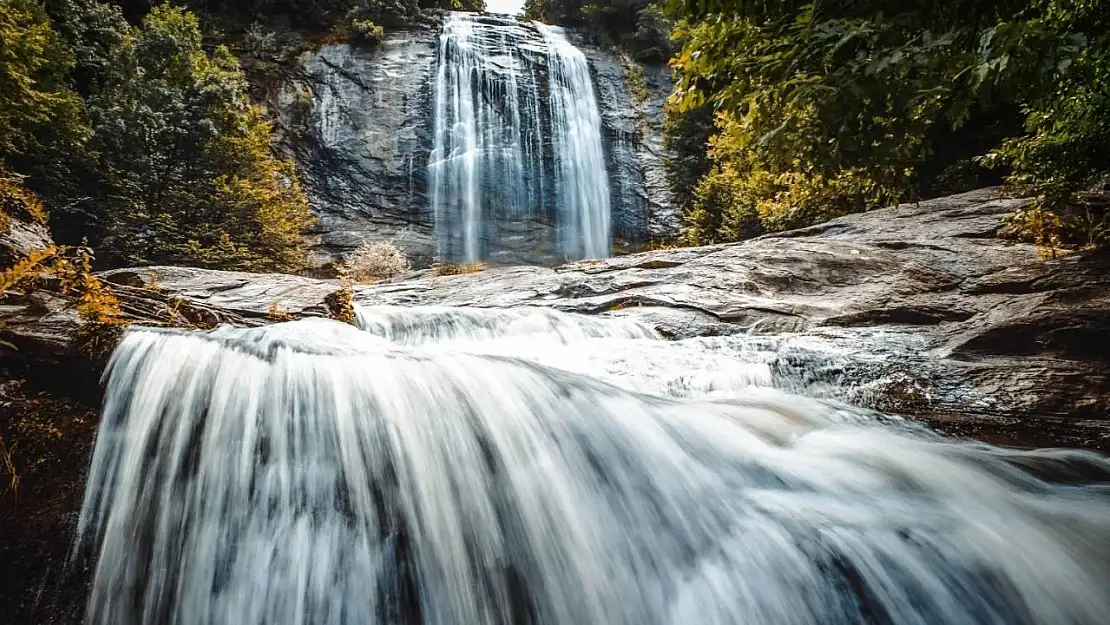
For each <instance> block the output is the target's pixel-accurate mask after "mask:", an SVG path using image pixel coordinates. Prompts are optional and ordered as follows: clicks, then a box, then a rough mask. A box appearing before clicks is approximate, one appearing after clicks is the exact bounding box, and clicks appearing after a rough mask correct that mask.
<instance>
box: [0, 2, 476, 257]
mask: <svg viewBox="0 0 1110 625" xmlns="http://www.w3.org/2000/svg"><path fill="white" fill-rule="evenodd" d="M481 7H482V2H481V0H477V1H475V0H420V1H418V0H335V1H327V2H325V1H315V0H240V1H238V2H214V1H206V0H201V1H198V2H188V3H184V4H183V5H182V6H175V5H171V4H166V3H158V2H145V1H143V0H125V1H121V2H104V1H101V0H0V42H2V44H0V228H6V227H7V223H6V222H7V221H8V220H10V219H11V218H18V219H24V220H31V221H37V222H41V223H47V222H48V223H49V225H50V229H51V231H52V234H53V236H54V238H55V239H56V240H57V241H58V242H59V243H61V244H63V245H69V246H79V245H88V246H91V247H92V248H94V249H95V250H96V251H97V254H96V261H97V264H98V265H100V266H114V265H124V264H154V263H179V264H189V265H194V266H200V267H212V268H221V269H244V270H258V271H298V270H300V269H301V268H302V267H303V266H304V263H305V250H304V248H303V240H302V234H303V232H304V231H305V229H306V228H307V227H309V226H310V225H311V221H312V217H311V213H310V211H309V205H308V201H307V198H306V196H305V192H304V189H303V188H302V186H301V183H300V181H299V180H298V175H297V172H296V171H295V169H294V165H293V163H292V161H291V160H289V159H286V158H281V157H279V156H277V155H275V151H274V150H273V148H272V146H271V134H272V132H271V131H272V129H271V126H270V123H269V122H268V121H267V119H266V117H265V115H264V112H263V110H262V109H261V108H260V107H259V105H258V104H257V102H255V101H252V98H251V95H250V94H251V87H252V84H251V82H252V81H254V82H255V85H254V86H257V83H258V82H260V81H264V80H266V79H267V77H270V76H271V75H272V73H273V72H274V71H275V68H278V69H280V67H281V66H282V64H283V63H285V64H288V62H289V61H290V60H291V59H292V58H293V57H294V56H296V55H297V54H299V53H300V52H301V51H303V50H305V49H308V48H309V47H311V46H313V45H318V44H319V43H321V42H325V41H331V40H335V39H336V38H338V37H341V38H346V39H349V40H351V41H354V42H356V43H358V44H362V45H373V44H374V43H376V42H377V40H378V39H379V38H380V37H381V35H382V33H383V32H384V30H385V29H389V28H396V27H404V26H408V25H412V24H415V23H417V22H418V21H419V20H421V19H423V17H422V16H424V15H425V13H426V12H427V11H428V10H436V9H443V8H452V9H480V8H481ZM292 24H295V25H297V27H296V28H293V27H292V26H290V25H292Z"/></svg>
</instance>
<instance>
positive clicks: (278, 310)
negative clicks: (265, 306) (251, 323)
mask: <svg viewBox="0 0 1110 625" xmlns="http://www.w3.org/2000/svg"><path fill="white" fill-rule="evenodd" d="M266 316H267V317H269V318H270V321H292V320H293V314H292V313H291V312H289V311H288V310H285V309H284V308H282V307H281V304H279V303H277V302H274V303H272V304H270V309H269V310H268V311H266Z"/></svg>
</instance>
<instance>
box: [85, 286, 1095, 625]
mask: <svg viewBox="0 0 1110 625" xmlns="http://www.w3.org/2000/svg"><path fill="white" fill-rule="evenodd" d="M357 312H358V322H359V326H360V328H361V329H356V328H354V327H352V326H349V325H344V324H341V323H338V322H334V321H328V320H322V319H308V320H301V321H294V322H288V323H281V324H276V325H271V326H267V327H263V328H251V329H237V328H220V329H217V330H214V331H212V332H208V333H199V332H182V331H167V330H154V329H132V330H129V331H128V332H127V334H126V336H125V337H124V340H123V342H122V344H121V345H120V346H119V348H118V349H117V351H116V353H115V355H114V357H113V359H112V362H111V364H110V366H109V369H108V371H107V372H106V380H107V393H106V402H105V406H104V415H103V419H102V422H101V429H100V434H99V437H98V439H97V443H96V448H95V451H94V456H93V460H92V465H91V469H90V474H89V478H88V486H87V493H86V499H85V503H84V506H83V509H82V512H81V520H80V537H79V541H78V545H79V547H80V548H81V550H82V553H84V552H85V550H87V551H88V552H90V553H92V554H93V555H94V556H95V561H94V564H93V569H92V572H93V578H92V584H91V594H90V598H89V603H88V613H87V617H88V622H89V623H90V624H93V625H133V624H134V625H138V624H175V625H200V624H205V625H217V624H218V625H226V624H232V623H234V624H236V625H263V624H265V625H277V624H295V625H341V624H342V625H365V624H370V623H382V624H386V623H389V624H402V623H404V624H409V623H421V624H443V625H486V624H489V625H494V624H497V625H501V624H551V625H593V624H597V625H610V624H612V625H618V624H628V625H651V624H658V625H693V624H697V625H712V624H726V623H727V624H731V623H736V624H745V625H748V624H760V625H778V624H783V625H787V624H790V625H793V624H798V625H803V624H805V625H809V624H813V625H818V624H820V625H836V624H844V625H850V624H851V625H854V624H858V623H875V624H897V625H904V624H909V625H914V624H920V625H938V624H972V623H982V624H997V625H1024V624H1044V625H1067V624H1075V625H1098V624H1101V623H1105V622H1106V615H1107V614H1110V592H1107V589H1108V588H1110V489H1108V487H1107V486H1106V485H1105V484H1106V483H1107V481H1108V480H1110V461H1107V459H1105V458H1102V457H1100V456H1097V455H1095V454H1091V453H1086V452H1080V451H1049V450H1041V451H1017V450H1006V449H1001V448H994V447H990V446H986V445H980V444H971V443H956V442H951V441H947V440H944V439H941V438H939V437H938V436H935V435H933V434H931V433H929V432H928V431H926V430H924V429H923V428H921V427H915V426H913V425H912V424H909V423H907V422H904V421H902V420H900V419H897V418H895V417H890V416H884V415H881V414H877V413H875V412H872V411H867V410H861V409H858V408H852V407H850V406H848V405H846V404H843V403H839V402H837V401H834V400H831V399H820V398H814V397H806V396H803V395H799V394H793V393H791V392H788V391H786V390H783V388H776V387H782V386H783V384H782V380H781V379H780V378H777V377H776V376H773V375H772V372H771V371H770V369H769V368H768V366H767V364H766V362H762V361H759V360H758V359H751V358H748V357H746V356H745V354H746V352H744V351H743V350H740V349H724V348H721V347H720V346H719V345H718V347H717V348H716V349H708V348H707V347H706V346H707V345H708V343H706V342H704V341H699V340H688V341H678V342H671V341H664V340H662V339H660V338H658V337H657V336H656V335H655V333H654V332H653V331H652V329H651V328H649V327H647V326H644V325H640V324H639V323H637V322H635V321H631V320H622V319H605V318H592V317H579V316H574V315H570V314H563V313H558V312H554V311H550V310H544V309H515V310H480V309H454V308H412V309H400V308H391V307H368V308H362V309H359V310H358V311H357Z"/></svg>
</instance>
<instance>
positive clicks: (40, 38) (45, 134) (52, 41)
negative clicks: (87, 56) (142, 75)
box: [0, 0, 86, 167]
mask: <svg viewBox="0 0 1110 625" xmlns="http://www.w3.org/2000/svg"><path fill="white" fill-rule="evenodd" d="M0 42H2V43H0V163H7V164H8V166H15V167H18V166H19V165H20V164H22V163H23V162H25V161H27V160H35V159H36V158H37V157H39V155H40V154H41V153H42V152H43V151H46V150H48V149H50V148H51V147H52V146H55V145H65V144H71V143H73V142H75V141H78V140H80V138H81V137H82V136H83V135H84V134H85V130H86V129H85V127H84V126H83V124H82V123H81V101H80V99H79V98H78V97H77V94H75V93H74V92H73V91H72V90H71V89H70V88H69V85H68V72H69V70H70V68H71V67H72V66H73V57H72V55H71V54H70V52H69V50H68V49H67V48H66V47H65V45H64V44H63V43H62V41H61V39H60V38H59V37H58V35H57V33H55V32H54V31H53V30H52V29H51V26H50V20H49V19H48V18H47V15H46V13H45V11H43V9H42V7H41V6H39V4H38V3H36V2H34V0H4V2H2V3H0Z"/></svg>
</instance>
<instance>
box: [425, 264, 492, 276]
mask: <svg viewBox="0 0 1110 625" xmlns="http://www.w3.org/2000/svg"><path fill="white" fill-rule="evenodd" d="M482 269H483V265H482V263H436V264H434V265H432V273H433V274H435V275H437V276H457V275H461V274H464V273H478V272H479V271H481V270H482Z"/></svg>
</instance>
